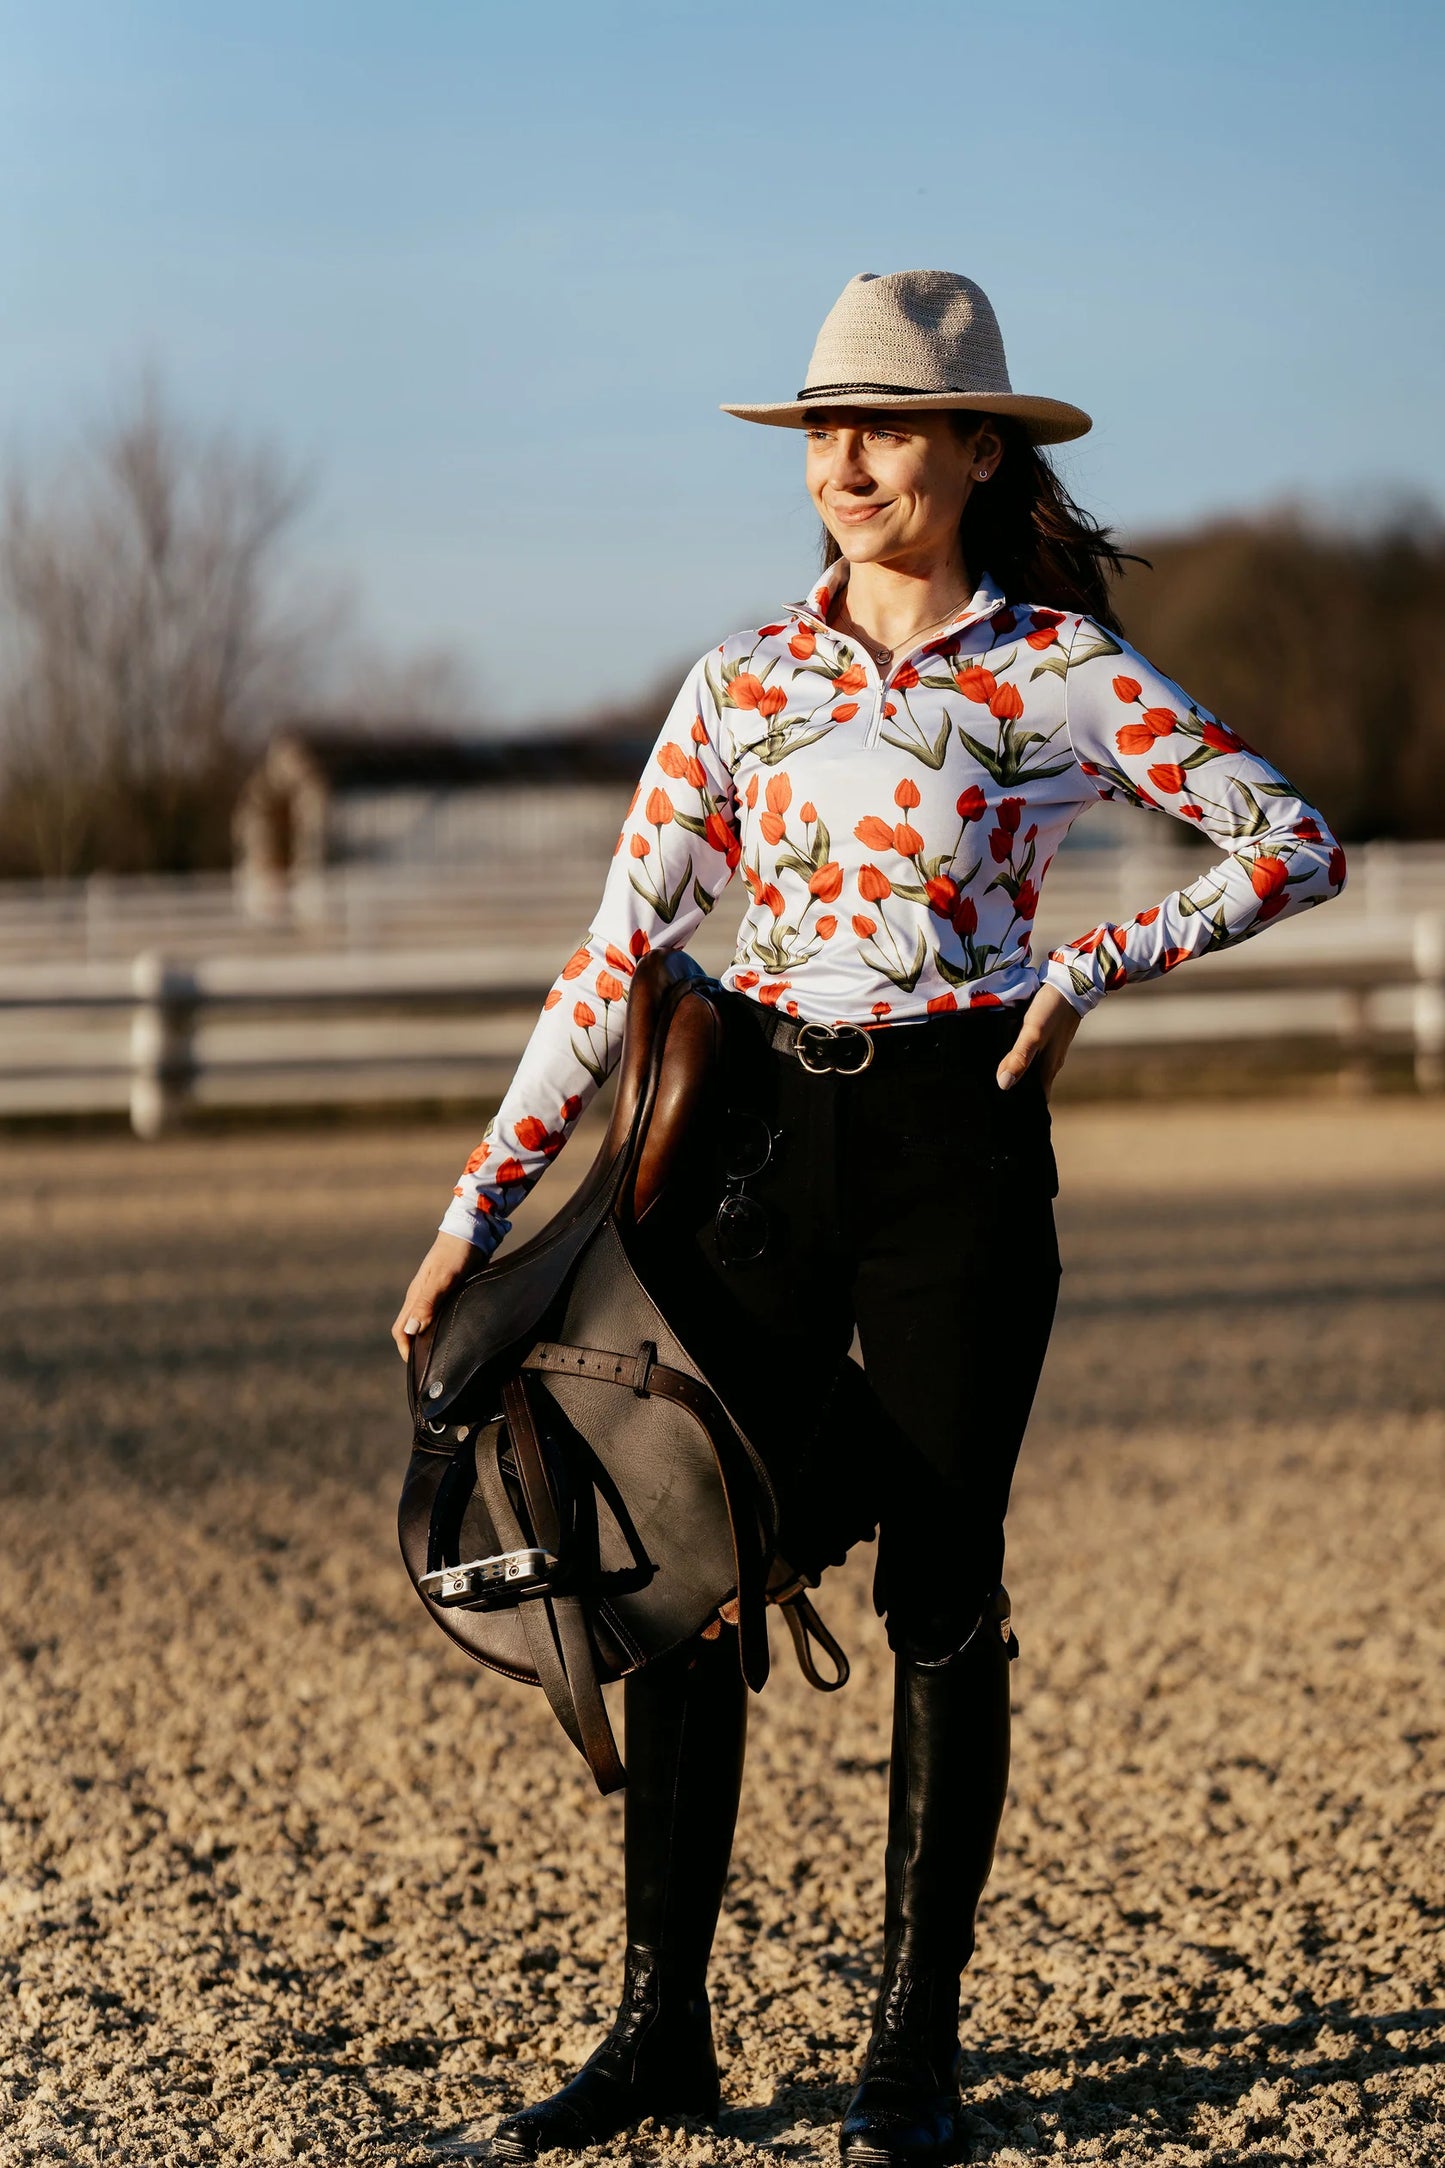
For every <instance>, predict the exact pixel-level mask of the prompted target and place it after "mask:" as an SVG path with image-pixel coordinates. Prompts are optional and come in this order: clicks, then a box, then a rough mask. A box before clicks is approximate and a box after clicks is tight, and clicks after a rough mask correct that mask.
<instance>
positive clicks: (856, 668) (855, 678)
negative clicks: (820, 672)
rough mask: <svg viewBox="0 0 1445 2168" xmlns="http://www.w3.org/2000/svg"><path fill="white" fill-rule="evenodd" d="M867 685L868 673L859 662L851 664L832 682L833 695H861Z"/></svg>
mask: <svg viewBox="0 0 1445 2168" xmlns="http://www.w3.org/2000/svg"><path fill="white" fill-rule="evenodd" d="M867 683H868V672H867V671H866V670H865V669H864V667H863V665H862V663H861V662H855V663H851V664H850V665H849V667H848V668H847V669H846V670H844V671H842V672H840V674H839V675H838V676H837V677H835V678H834V680H833V690H834V692H835V693H861V692H862V690H863V688H864V686H865V685H866V684H867Z"/></svg>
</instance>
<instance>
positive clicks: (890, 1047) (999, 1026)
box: [742, 995, 1022, 1076]
mask: <svg viewBox="0 0 1445 2168" xmlns="http://www.w3.org/2000/svg"><path fill="white" fill-rule="evenodd" d="M742 998H743V999H744V1000H746V1001H747V1002H748V1005H749V1008H750V1009H752V1010H755V1011H756V1013H757V1025H758V1029H759V1030H760V1031H761V1032H762V1034H763V1037H764V1039H766V1041H767V1043H768V1044H769V1046H771V1048H772V1049H773V1052H774V1053H775V1054H788V1055H791V1056H792V1058H793V1059H794V1060H795V1061H797V1062H799V1063H801V1065H802V1066H803V1068H805V1069H807V1070H808V1071H810V1072H811V1073H812V1074H813V1075H815V1076H825V1075H828V1074H830V1073H831V1074H833V1075H836V1076H858V1075H861V1073H862V1071H863V1070H865V1069H867V1068H869V1067H871V1065H872V1064H873V1062H874V1061H879V1062H883V1063H885V1064H887V1065H888V1066H890V1067H891V1066H892V1065H893V1064H894V1063H895V1062H901V1061H920V1060H922V1061H926V1060H929V1059H931V1058H936V1057H937V1056H938V1055H939V1054H940V1053H941V1052H943V1051H944V1050H945V1049H947V1048H949V1047H950V1046H956V1045H957V1044H958V1043H959V1041H958V1039H957V1037H956V1036H955V1035H956V1034H957V1033H959V1032H965V1033H966V1034H967V1035H968V1037H969V1039H973V1037H974V1034H975V1033H976V1032H978V1031H980V1030H985V1031H987V1030H991V1031H992V1032H993V1033H995V1034H999V1035H1001V1036H1004V1035H1006V1036H1007V1038H1008V1039H1009V1042H1010V1043H1012V1039H1013V1035H1014V1032H1015V1030H1016V1028H1017V1021H1018V1017H1019V1015H1020V1013H1021V1010H1022V1004H1020V1003H1017V1002H1013V1003H1010V1004H1009V1005H1008V1006H1007V1007H999V1008H994V1007H992V1006H990V1007H989V1008H986V1009H956V1010H953V1011H952V1012H950V1014H949V1015H947V1016H931V1017H929V1018H928V1020H927V1022H926V1023H918V1024H889V1025H883V1026H876V1025H875V1026H874V1027H873V1028H872V1029H865V1028H864V1026H863V1025H862V1024H809V1023H805V1022H802V1021H800V1020H799V1019H798V1018H797V1017H793V1016H780V1015H779V1013H778V1011H777V1010H776V1009H770V1008H765V1007H764V1006H763V1004H762V1003H761V1002H756V1001H753V1000H752V999H751V997H749V996H747V995H744V996H743V997H742ZM975 1043H976V1041H975Z"/></svg>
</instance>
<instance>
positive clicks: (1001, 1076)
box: [998, 1069, 1014, 1092]
mask: <svg viewBox="0 0 1445 2168" xmlns="http://www.w3.org/2000/svg"><path fill="white" fill-rule="evenodd" d="M1013 1080H1014V1073H1013V1071H1012V1069H1000V1070H999V1073H998V1088H999V1090H1000V1091H1001V1092H1006V1091H1010V1090H1011V1089H1012V1088H1013Z"/></svg>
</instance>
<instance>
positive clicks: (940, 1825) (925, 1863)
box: [839, 1589, 1017, 2168]
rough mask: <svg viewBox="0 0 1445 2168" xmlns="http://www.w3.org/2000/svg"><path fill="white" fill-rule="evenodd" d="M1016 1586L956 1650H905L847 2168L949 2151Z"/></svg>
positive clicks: (1003, 1724)
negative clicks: (880, 1920)
mask: <svg viewBox="0 0 1445 2168" xmlns="http://www.w3.org/2000/svg"><path fill="white" fill-rule="evenodd" d="M1016 1649H1017V1644H1016V1643H1015V1642H1014V1640H1013V1638H1012V1634H1011V1630H1010V1627H1009V1619H1008V1597H1007V1596H1006V1594H1005V1593H1004V1591H1003V1590H1002V1589H997V1590H995V1592H994V1595H993V1596H992V1597H991V1598H990V1600H989V1603H988V1605H987V1607H986V1608H985V1611H984V1614H983V1617H982V1618H981V1619H980V1620H979V1622H978V1624H977V1626H976V1627H975V1628H974V1630H973V1632H972V1634H971V1635H970V1636H969V1638H968V1640H967V1641H966V1642H965V1643H964V1644H963V1646H962V1648H960V1649H959V1650H957V1651H956V1652H955V1653H954V1654H952V1655H950V1656H948V1657H946V1658H944V1659H942V1660H941V1661H937V1662H922V1661H919V1660H918V1658H917V1657H915V1656H911V1655H909V1654H907V1653H902V1654H899V1655H898V1656H897V1657H896V1658H895V1672H894V1689H893V1692H894V1699H893V1754H892V1764H891V1768H890V1773H889V1783H888V1852H887V1876H886V1882H887V1901H886V1910H885V1914H884V1944H883V1980H882V1984H881V1986H880V1988H879V1992H878V2002H877V2006H876V2008H875V2011H874V2016H873V2032H872V2036H871V2038H870V2040H869V2042H868V2054H867V2059H866V2061H865V2063H864V2066H863V2074H862V2078H861V2080H860V2082H859V2085H858V2090H857V2091H856V2092H855V2093H854V2095H853V2098H852V2100H851V2102H850V2103H849V2107H848V2113H847V2115H846V2116H845V2118H844V2121H843V2128H842V2133H841V2135H840V2139H839V2152H840V2153H841V2155H842V2158H843V2160H844V2161H845V2162H848V2163H849V2164H850V2168H904V2164H907V2168H921V2164H922V2163H924V2162H930V2161H943V2160H946V2159H947V2158H948V2157H949V2154H950V2152H951V2149H952V2146H953V2142H954V2126H955V2121H956V2118H957V2114H958V2107H959V2092H958V2067H959V2045H958V1986H959V1975H960V1974H961V1973H962V1971H963V1968H964V1966H965V1965H966V1964H967V1963H968V1961H969V1959H970V1957H972V1955H973V1936H974V1926H973V1923H974V1914H975V1912H976V1910H977V1908H978V1901H979V1898H980V1897H981V1896H982V1894H983V1886H984V1884H985V1882H986V1881H987V1880H988V1874H989V1869H990V1867H991V1866H992V1864H993V1848H994V1843H995V1841H996V1839H997V1836H998V1825H999V1822H1000V1819H1001V1818H1002V1815H1003V1802H1004V1793H1005V1791H1006V1790H1007V1788H1008V1763H1009V1677H1008V1667H1009V1658H1010V1656H1011V1655H1012V1654H1013V1653H1015V1652H1016Z"/></svg>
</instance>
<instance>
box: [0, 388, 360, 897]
mask: <svg viewBox="0 0 1445 2168" xmlns="http://www.w3.org/2000/svg"><path fill="white" fill-rule="evenodd" d="M302 497H303V489H302V486H301V483H300V481H299V479H298V477H297V476H296V474H295V473H294V472H292V471H290V470H289V469H288V468H287V467H286V466H285V465H284V464H283V462H282V461H281V460H280V459H278V458H277V457H276V456H275V455H274V454H273V453H271V452H270V451H268V450H266V449H264V448H253V447H246V446H242V445H239V444H237V443H235V442H233V441H232V440H231V439H230V438H228V437H225V436H211V437H197V436H195V435H193V434H191V433H190V432H189V431H187V430H186V429H185V428H184V427H183V426H182V425H181V424H180V423H179V422H178V421H177V419H176V418H175V417H174V415H172V414H171V413H170V412H169V410H168V409H167V407H166V405H165V403H164V401H163V400H162V399H161V397H160V395H159V394H158V392H157V391H156V390H155V388H154V387H147V388H145V389H144V390H143V391H142V392H141V394H140V395H139V397H138V398H137V399H136V400H135V401H134V402H133V403H132V405H131V406H130V408H129V409H128V410H127V411H124V412H122V413H121V415H120V416H119V418H118V419H117V420H116V421H115V422H114V424H113V425H112V426H111V427H109V428H108V429H106V430H104V431H103V432H101V434H100V435H99V436H98V438H97V439H96V440H95V441H94V443H93V445H92V447H91V449H90V451H89V453H88V455H87V456H86V457H85V458H84V459H83V460H82V461H81V462H80V463H79V464H78V465H77V466H76V467H75V468H74V469H72V470H71V471H69V472H68V473H66V474H65V475H63V476H61V477H60V478H58V479H57V480H56V481H55V482H54V483H52V484H51V485H50V486H49V487H48V488H47V489H46V490H45V491H44V493H43V494H42V493H37V491H36V489H35V487H34V486H33V484H30V483H27V482H24V481H19V480H17V481H14V482H12V484H11V486H10V488H9V491H8V494H7V497H6V501H5V504H4V509H3V514H0V869H3V870H4V871H7V872H12V873H39V874H45V875H50V876H56V875H66V874H73V873H77V872H83V871H87V870H89V869H91V868H93V867H96V866H103V867H105V868H107V869H108V870H111V871H127V870H132V869H141V868H151V867H161V866H169V867H186V866H193V865H205V864H223V863H225V861H226V857H227V850H228V839H227V823H228V819H229V810H230V802H231V799H232V796H233V794H234V788H235V783H236V778H237V774H238V771H239V767H240V765H241V764H242V762H243V760H244V757H245V750H246V748H247V745H248V743H254V740H255V738H256V735H257V733H258V732H259V731H260V730H261V729H262V728H263V727H264V726H265V725H266V724H267V722H268V721H270V720H271V719H273V718H274V717H275V716H276V715H277V714H278V713H280V712H282V711H283V710H284V709H286V708H287V707H289V706H292V705H295V704H298V703H299V704H304V702H305V701H306V699H307V697H308V695H309V690H310V686H311V684H312V683H313V681H314V666H315V664H316V661H317V658H318V652H319V650H320V649H321V648H322V647H323V646H324V645H325V644H326V640H327V637H328V634H329V633H330V632H331V631H332V630H333V629H334V628H333V627H331V626H329V625H328V623H327V622H326V618H325V613H324V612H321V611H318V610H316V609H312V610H311V611H310V612H309V613H308V612H307V611H305V610H303V611H300V612H296V611H292V612H290V613H289V614H288V613H287V612H286V611H284V610H283V608H282V607H281V604H280V600H279V596H280V588H281V577H280V575H281V572H282V569H283V568H282V545H283V542H284V540H285V538H286V535H287V530H288V528H289V527H290V526H291V524H292V522H293V521H294V519H295V516H296V514H297V511H298V510H299V508H300V505H301V502H302Z"/></svg>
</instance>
